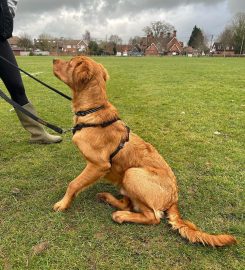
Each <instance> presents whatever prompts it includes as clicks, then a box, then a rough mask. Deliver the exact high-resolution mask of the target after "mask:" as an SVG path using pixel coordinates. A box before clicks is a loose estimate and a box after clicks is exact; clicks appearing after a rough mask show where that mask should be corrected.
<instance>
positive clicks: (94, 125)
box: [72, 118, 130, 163]
mask: <svg viewBox="0 0 245 270" xmlns="http://www.w3.org/2000/svg"><path fill="white" fill-rule="evenodd" d="M118 120H121V119H120V118H114V119H112V120H110V121H107V122H103V123H100V124H89V123H80V124H77V125H75V126H74V127H73V129H72V133H73V135H74V134H75V133H76V131H78V130H81V129H83V128H89V127H101V128H105V127H108V126H109V125H111V124H113V123H115V122H116V121H118ZM126 129H127V137H126V139H122V140H121V141H120V143H119V145H118V147H117V148H116V150H115V151H114V152H113V153H112V154H111V155H110V163H112V159H113V157H114V156H115V155H116V154H117V153H118V152H119V151H120V150H121V149H123V147H124V146H125V143H126V142H128V141H129V133H130V128H129V127H128V126H126Z"/></svg>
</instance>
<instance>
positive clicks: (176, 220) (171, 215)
mask: <svg viewBox="0 0 245 270" xmlns="http://www.w3.org/2000/svg"><path fill="white" fill-rule="evenodd" d="M167 214H168V219H169V223H170V224H171V225H172V227H173V229H174V230H178V231H179V233H180V235H181V236H182V237H184V238H187V239H188V240H189V241H190V242H192V243H202V244H203V245H205V244H207V245H210V246H213V247H215V246H217V247H222V246H228V245H232V244H235V243H236V242H237V241H236V239H235V238H234V237H233V236H231V235H227V234H220V235H212V234H207V233H205V232H202V231H200V230H199V229H198V228H197V227H196V226H195V225H194V224H192V223H191V222H190V221H187V220H182V218H181V216H180V213H179V210H178V206H177V204H173V205H172V206H171V207H170V208H169V209H168V210H167Z"/></svg>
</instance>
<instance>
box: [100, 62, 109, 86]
mask: <svg viewBox="0 0 245 270" xmlns="http://www.w3.org/2000/svg"><path fill="white" fill-rule="evenodd" d="M98 65H99V66H100V69H101V72H102V76H103V79H104V81H105V82H106V81H107V80H109V74H108V72H107V70H106V69H105V68H104V66H103V65H101V64H98Z"/></svg>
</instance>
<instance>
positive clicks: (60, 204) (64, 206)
mask: <svg viewBox="0 0 245 270" xmlns="http://www.w3.org/2000/svg"><path fill="white" fill-rule="evenodd" d="M68 207H69V205H68V204H67V203H65V202H64V200H60V201H59V202H57V203H56V204H55V205H54V206H53V209H54V211H56V212H62V211H65V210H66V209H67V208H68Z"/></svg>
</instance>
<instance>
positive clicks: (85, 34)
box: [83, 30, 91, 44]
mask: <svg viewBox="0 0 245 270" xmlns="http://www.w3.org/2000/svg"><path fill="white" fill-rule="evenodd" d="M83 39H84V41H85V42H87V44H89V42H90V41H91V34H90V32H89V31H88V30H86V31H85V33H84V35H83Z"/></svg>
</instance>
